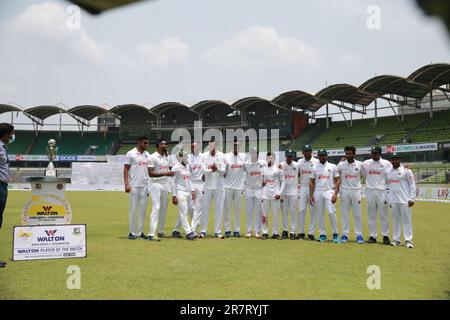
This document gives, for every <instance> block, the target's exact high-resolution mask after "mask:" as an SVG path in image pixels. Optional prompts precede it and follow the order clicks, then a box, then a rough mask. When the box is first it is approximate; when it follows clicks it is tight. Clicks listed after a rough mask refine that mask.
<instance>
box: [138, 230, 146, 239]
mask: <svg viewBox="0 0 450 320" xmlns="http://www.w3.org/2000/svg"><path fill="white" fill-rule="evenodd" d="M139 238H141V239H142V240H148V237H147V236H146V235H145V234H144V233H143V232H141V234H140V235H139Z"/></svg>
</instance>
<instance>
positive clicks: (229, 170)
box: [224, 153, 245, 190]
mask: <svg viewBox="0 0 450 320" xmlns="http://www.w3.org/2000/svg"><path fill="white" fill-rule="evenodd" d="M225 162H226V169H225V179H224V186H225V188H228V189H233V190H244V187H245V184H244V183H245V171H244V164H245V154H243V153H238V154H237V155H236V156H235V155H234V154H233V153H228V154H226V155H225Z"/></svg>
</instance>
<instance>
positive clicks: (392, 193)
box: [387, 165, 416, 204]
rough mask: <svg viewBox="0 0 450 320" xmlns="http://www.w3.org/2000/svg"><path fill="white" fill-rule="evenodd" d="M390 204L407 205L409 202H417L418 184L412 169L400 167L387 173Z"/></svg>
mask: <svg viewBox="0 0 450 320" xmlns="http://www.w3.org/2000/svg"><path fill="white" fill-rule="evenodd" d="M387 179H388V186H389V194H388V201H389V203H402V204H407V203H408V201H415V198H416V182H415V180H414V174H413V173H412V171H411V170H410V169H406V168H405V167H404V166H402V165H400V167H398V168H397V169H394V168H392V169H390V170H388V172H387Z"/></svg>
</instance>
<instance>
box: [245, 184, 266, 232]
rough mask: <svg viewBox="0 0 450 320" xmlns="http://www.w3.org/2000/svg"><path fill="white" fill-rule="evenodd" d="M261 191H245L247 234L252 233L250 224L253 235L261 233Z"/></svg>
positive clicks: (250, 189)
mask: <svg viewBox="0 0 450 320" xmlns="http://www.w3.org/2000/svg"><path fill="white" fill-rule="evenodd" d="M261 191H262V190H261V189H254V188H247V189H245V222H246V224H247V233H251V232H252V224H253V226H254V230H255V234H259V233H260V232H261Z"/></svg>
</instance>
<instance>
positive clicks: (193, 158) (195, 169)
mask: <svg viewBox="0 0 450 320" xmlns="http://www.w3.org/2000/svg"><path fill="white" fill-rule="evenodd" d="M188 164H189V168H190V169H191V181H202V176H203V166H202V161H201V158H200V154H198V155H195V154H192V153H190V154H189V155H188ZM202 182H203V181H202Z"/></svg>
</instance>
